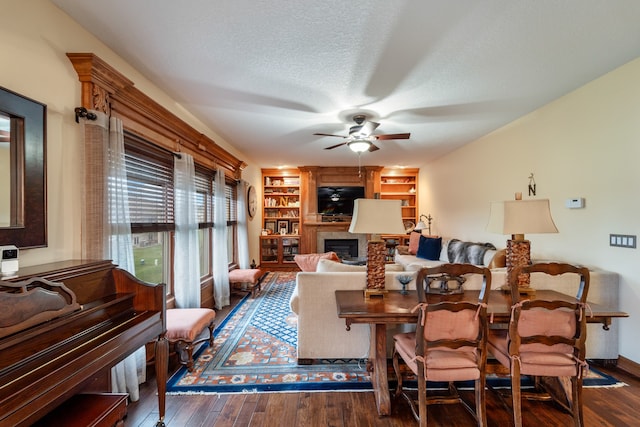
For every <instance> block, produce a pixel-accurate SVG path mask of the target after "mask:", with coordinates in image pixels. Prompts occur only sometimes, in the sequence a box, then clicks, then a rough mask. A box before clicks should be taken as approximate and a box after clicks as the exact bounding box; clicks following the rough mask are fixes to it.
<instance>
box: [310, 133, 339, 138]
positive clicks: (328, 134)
mask: <svg viewBox="0 0 640 427" xmlns="http://www.w3.org/2000/svg"><path fill="white" fill-rule="evenodd" d="M314 135H318V136H335V137H337V138H346V136H344V135H334V134H332V133H314Z"/></svg>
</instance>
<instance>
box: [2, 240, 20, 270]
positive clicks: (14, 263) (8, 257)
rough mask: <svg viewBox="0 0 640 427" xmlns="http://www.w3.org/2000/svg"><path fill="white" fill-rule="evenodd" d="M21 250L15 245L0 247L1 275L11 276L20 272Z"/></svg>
mask: <svg viewBox="0 0 640 427" xmlns="http://www.w3.org/2000/svg"><path fill="white" fill-rule="evenodd" d="M18 253H19V250H18V248H17V247H15V246H14V245H5V246H0V274H1V275H2V276H9V275H12V274H15V273H17V272H18Z"/></svg>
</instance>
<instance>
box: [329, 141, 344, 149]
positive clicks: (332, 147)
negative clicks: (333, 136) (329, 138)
mask: <svg viewBox="0 0 640 427" xmlns="http://www.w3.org/2000/svg"><path fill="white" fill-rule="evenodd" d="M345 144H346V142H341V143H340V144H336V145H332V146H331V147H326V148H325V150H333V149H334V148H338V147H340V146H341V145H345Z"/></svg>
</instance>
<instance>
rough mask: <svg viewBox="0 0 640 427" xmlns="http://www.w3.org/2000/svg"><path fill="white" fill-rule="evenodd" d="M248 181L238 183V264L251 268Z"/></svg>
mask: <svg viewBox="0 0 640 427" xmlns="http://www.w3.org/2000/svg"><path fill="white" fill-rule="evenodd" d="M248 189H249V186H248V185H247V181H244V180H241V181H240V182H239V183H238V266H239V267H240V268H249V231H248V224H247V190H248Z"/></svg>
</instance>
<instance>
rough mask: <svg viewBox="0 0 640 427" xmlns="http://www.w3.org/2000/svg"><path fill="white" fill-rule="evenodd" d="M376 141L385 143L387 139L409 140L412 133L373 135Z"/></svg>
mask: <svg viewBox="0 0 640 427" xmlns="http://www.w3.org/2000/svg"><path fill="white" fill-rule="evenodd" d="M373 136H374V138H375V139H379V140H381V141H384V140H386V139H409V137H410V136H411V134H410V133H390V134H387V135H373Z"/></svg>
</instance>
